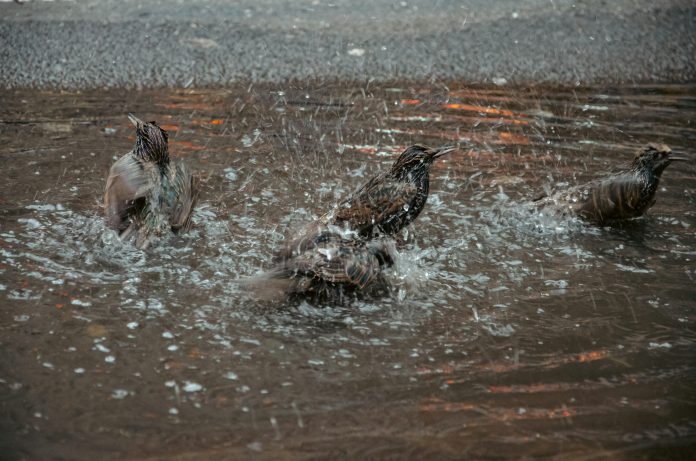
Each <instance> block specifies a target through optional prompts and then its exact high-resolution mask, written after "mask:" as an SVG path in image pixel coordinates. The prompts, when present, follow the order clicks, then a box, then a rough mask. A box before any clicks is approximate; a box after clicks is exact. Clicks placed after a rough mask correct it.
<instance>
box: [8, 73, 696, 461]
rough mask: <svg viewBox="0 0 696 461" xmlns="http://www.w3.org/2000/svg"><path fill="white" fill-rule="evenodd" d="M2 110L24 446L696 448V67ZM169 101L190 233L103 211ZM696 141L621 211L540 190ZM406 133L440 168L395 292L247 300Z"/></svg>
mask: <svg viewBox="0 0 696 461" xmlns="http://www.w3.org/2000/svg"><path fill="white" fill-rule="evenodd" d="M2 98H3V104H2V106H1V107H0V139H1V140H2V145H1V146H0V155H2V158H3V160H4V163H3V164H4V171H5V181H3V182H2V183H1V184H0V197H2V198H1V199H0V200H1V202H0V216H1V220H0V223H1V227H0V271H1V272H0V273H1V274H2V279H1V283H0V299H2V305H3V307H2V309H1V310H0V329H1V330H2V334H1V335H0V433H1V434H2V435H1V436H0V450H1V451H2V453H3V454H4V456H5V457H6V458H8V459H177V460H188V459H191V460H193V459H239V458H243V459H249V458H259V459H279V458H281V459H286V458H287V459H296V458H302V459H304V458H317V457H318V458H385V457H394V458H420V459H423V458H430V459H461V458H472V459H500V458H520V457H526V458H563V459H599V458H602V457H606V458H612V459H655V458H664V459H686V458H688V457H690V456H692V455H693V453H694V450H696V399H695V398H694V393H693V389H694V386H695V385H696V366H695V365H694V364H695V363H696V362H694V357H695V355H696V347H695V345H694V341H695V340H696V332H695V331H694V320H695V314H694V312H695V311H694V308H695V307H696V301H695V299H696V296H695V294H696V293H695V289H694V283H695V282H694V281H695V279H696V265H695V264H694V258H695V257H696V178H695V176H694V173H695V171H696V167H695V166H694V162H693V160H694V159H696V157H694V152H693V146H694V141H695V140H696V127H695V126H694V120H696V86H694V85H663V86H658V85H653V86H632V87H613V88H606V87H603V88H593V87H577V88H574V89H564V88H555V87H546V88H544V87H537V88H533V89H528V88H506V89H500V88H496V87H487V86H463V85H457V84H455V83H451V84H448V85H444V84H437V83H436V84H424V85H417V84H414V83H395V82H393V83H390V84H375V83H370V84H366V83H356V84H349V83H345V82H344V83H341V84H327V83H306V84H303V85H302V86H299V85H294V86H293V85H291V84H284V85H271V84H265V85H241V84H236V85H232V86H230V87H229V88H227V89H219V90H214V89H210V90H205V89H196V90H183V89H178V90H143V91H132V92H127V91H123V90H109V91H98V92H92V91H81V92H51V91H46V90H42V91H38V90H16V91H15V90H12V91H5V92H4V93H3V96H2ZM128 112H132V113H134V114H136V115H138V116H140V117H141V118H143V119H147V120H157V121H158V122H160V124H161V125H162V126H163V127H164V128H165V129H167V130H168V131H169V133H170V149H171V152H172V155H173V156H174V157H176V158H179V159H183V160H184V161H185V162H187V163H188V165H189V166H190V167H191V168H192V169H193V170H194V171H196V172H197V173H198V174H199V175H200V177H201V182H202V194H201V197H200V206H199V208H198V209H197V210H196V212H195V215H194V220H195V223H196V225H195V229H194V230H193V231H192V232H191V233H189V234H187V235H184V236H181V237H173V238H172V239H171V240H168V241H166V242H162V244H160V245H158V246H155V247H154V248H151V249H150V250H148V251H140V250H137V249H135V248H133V247H130V246H128V245H125V244H122V243H120V242H119V241H118V239H117V237H116V236H115V235H114V234H113V233H112V232H111V231H108V230H107V229H105V227H104V224H103V221H102V218H101V209H100V200H101V195H102V192H103V189H104V182H105V177H106V174H107V172H108V168H109V166H110V165H111V163H112V162H113V161H114V159H115V158H116V157H117V156H120V155H122V154H123V153H125V152H126V151H128V150H129V149H130V148H131V147H132V144H133V142H134V133H133V129H132V127H131V126H130V123H129V121H128V119H127V118H126V115H125V114H126V113H128ZM650 141H660V142H664V143H667V144H668V145H670V146H671V147H672V148H673V149H674V150H681V151H684V152H686V153H687V154H686V155H687V156H688V157H689V158H690V159H691V160H692V162H690V163H688V164H679V165H677V164H674V165H672V166H671V167H670V168H668V169H667V171H666V172H665V173H664V175H663V181H662V183H661V186H660V190H659V192H658V196H657V204H656V205H655V206H654V207H653V208H652V209H651V210H650V211H649V212H648V214H647V215H646V216H645V217H644V218H643V219H639V220H637V221H635V222H632V223H630V224H627V225H625V226H623V227H621V228H601V229H598V228H592V227H588V226H586V225H584V224H582V223H580V222H578V221H575V220H572V219H564V218H560V217H558V216H553V215H550V214H544V215H541V214H535V213H532V211H530V210H531V208H530V207H529V201H530V200H531V198H533V197H534V196H536V195H538V193H539V192H541V191H545V190H556V189H561V188H563V187H566V186H568V185H573V184H577V183H580V182H583V181H586V180H589V179H593V178H596V177H597V176H599V175H602V174H604V173H606V172H609V171H615V170H617V169H620V168H622V167H625V165H626V164H627V163H628V162H630V160H631V158H632V155H633V153H634V152H635V150H636V149H637V148H639V147H640V146H642V145H643V144H645V143H647V142H650ZM413 142H421V143H425V144H429V145H443V144H448V143H453V142H454V143H456V142H461V143H471V146H472V147H467V148H464V149H462V150H460V151H457V152H454V153H452V154H450V155H449V156H448V157H447V158H444V159H442V160H440V161H438V162H437V163H436V164H435V167H434V168H433V172H432V174H431V197H430V199H429V202H428V205H427V206H426V208H425V210H424V211H423V213H422V214H421V216H420V217H419V218H418V219H417V220H416V222H415V223H414V224H412V225H411V226H410V227H409V228H408V229H407V232H405V234H404V235H403V237H404V239H405V241H406V244H405V246H404V247H403V248H401V249H400V251H399V257H398V260H397V264H396V266H395V268H394V269H393V270H390V271H389V272H388V274H387V277H388V279H389V281H390V283H391V284H392V293H391V295H390V296H388V297H385V298H377V299H355V300H351V301H349V302H347V303H345V304H342V305H313V304H311V303H308V302H301V301H299V302H295V303H290V304H287V303H282V302H269V301H263V300H259V299H256V298H254V296H253V294H251V293H249V292H247V291H246V290H245V289H244V288H243V287H242V286H240V285H239V284H238V283H236V281H237V280H238V279H240V278H244V277H248V276H252V275H254V274H256V273H258V272H259V271H262V270H264V269H268V268H269V267H270V258H271V254H272V252H273V250H274V249H276V248H278V247H279V246H280V245H281V244H282V242H283V239H284V238H285V237H288V236H290V235H292V232H293V229H296V228H297V226H299V225H301V224H302V223H305V222H307V221H309V220H311V219H312V218H314V217H316V216H317V215H319V214H321V213H322V212H323V211H325V210H327V209H329V208H330V207H331V206H332V205H333V204H334V203H336V202H337V201H338V199H339V198H341V197H344V196H345V195H346V194H347V193H349V192H350V191H352V190H353V189H354V188H355V187H356V186H358V185H359V184H361V183H362V182H364V181H365V180H366V179H367V178H369V177H370V176H371V175H373V174H375V173H376V172H378V171H382V170H383V169H385V168H388V167H389V166H390V164H391V163H392V162H393V161H394V159H395V158H396V156H397V155H398V153H399V152H400V151H401V150H402V149H403V148H404V147H405V146H407V145H409V144H411V143H413Z"/></svg>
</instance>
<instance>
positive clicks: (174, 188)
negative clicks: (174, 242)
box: [165, 162, 198, 232]
mask: <svg viewBox="0 0 696 461" xmlns="http://www.w3.org/2000/svg"><path fill="white" fill-rule="evenodd" d="M170 171H171V176H170V179H169V181H168V183H167V187H166V192H165V193H166V194H167V196H166V202H167V205H168V207H169V210H168V212H169V225H170V226H171V228H172V230H173V231H174V232H178V231H184V232H185V231H187V230H189V229H190V228H191V224H192V221H191V215H192V214H193V208H194V207H195V205H196V201H197V199H198V181H197V179H196V178H195V177H194V176H193V175H192V174H191V172H190V171H189V170H188V168H187V167H186V165H185V164H184V163H181V162H180V163H177V164H176V165H175V166H174V167H173V168H171V169H170Z"/></svg>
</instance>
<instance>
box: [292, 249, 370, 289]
mask: <svg viewBox="0 0 696 461" xmlns="http://www.w3.org/2000/svg"><path fill="white" fill-rule="evenodd" d="M288 263H289V264H288V269H291V270H292V271H293V273H294V274H297V275H298V276H305V277H311V278H314V279H317V280H321V281H323V282H329V283H347V284H351V285H355V286H358V287H360V288H363V287H365V286H366V285H367V284H368V283H369V282H370V281H371V280H372V279H373V278H374V277H375V276H377V275H378V274H379V272H380V265H379V261H378V259H377V257H375V255H373V254H372V253H371V252H370V250H368V248H367V247H365V246H364V245H359V244H357V243H352V242H351V243H349V242H347V241H344V240H341V239H337V240H336V241H331V242H328V243H324V244H321V245H318V246H317V247H315V248H312V249H311V250H309V251H306V252H304V253H302V254H301V255H298V256H297V257H296V258H293V259H292V260H290V261H289V262H288Z"/></svg>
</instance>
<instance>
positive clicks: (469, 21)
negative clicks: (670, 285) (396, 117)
mask: <svg viewBox="0 0 696 461" xmlns="http://www.w3.org/2000/svg"><path fill="white" fill-rule="evenodd" d="M0 43H1V45H0V62H1V65H0V86H2V87H5V88H11V87H27V86H28V87H62V88H94V87H104V86H109V87H140V86H147V87H153V86H155V87H156V86H185V87H186V86H207V85H225V84H228V83H231V82H240V81H242V82H245V81H267V82H281V81H288V80H293V79H300V80H305V79H344V80H368V79H374V80H377V81H386V80H394V79H398V80H403V79H412V80H420V81H422V80H424V79H430V78H433V79H440V80H457V81H466V82H493V83H497V84H505V83H517V84H538V83H553V84H564V85H575V84H593V83H662V82H670V83H672V82H685V81H694V80H695V79H696V59H695V57H696V3H694V2H693V0H664V1H659V2H655V1H645V0H612V1H607V0H586V1H581V0H576V1H570V0H497V1H489V0H460V1H456V0H404V1H399V0H330V1H327V0H296V1H289V0H237V1H235V2H228V1H222V0H203V1H175V0H150V1H148V2H140V1H129V0H99V1H97V0H77V1H65V0H63V1H61V0H58V1H53V2H46V1H42V0H35V1H31V2H23V3H17V2H8V1H7V0H0Z"/></svg>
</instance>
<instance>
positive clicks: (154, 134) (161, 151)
mask: <svg viewBox="0 0 696 461" xmlns="http://www.w3.org/2000/svg"><path fill="white" fill-rule="evenodd" d="M128 119H129V120H130V121H131V123H133V125H135V138H136V139H135V153H136V155H138V156H139V157H141V158H143V159H144V160H147V161H152V162H156V163H158V164H160V165H166V164H167V163H169V145H168V140H169V136H168V135H167V132H166V131H164V130H163V129H162V128H160V127H159V126H158V125H157V123H156V122H154V121H153V122H143V121H142V120H140V119H139V118H137V117H136V116H134V115H133V114H128Z"/></svg>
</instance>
